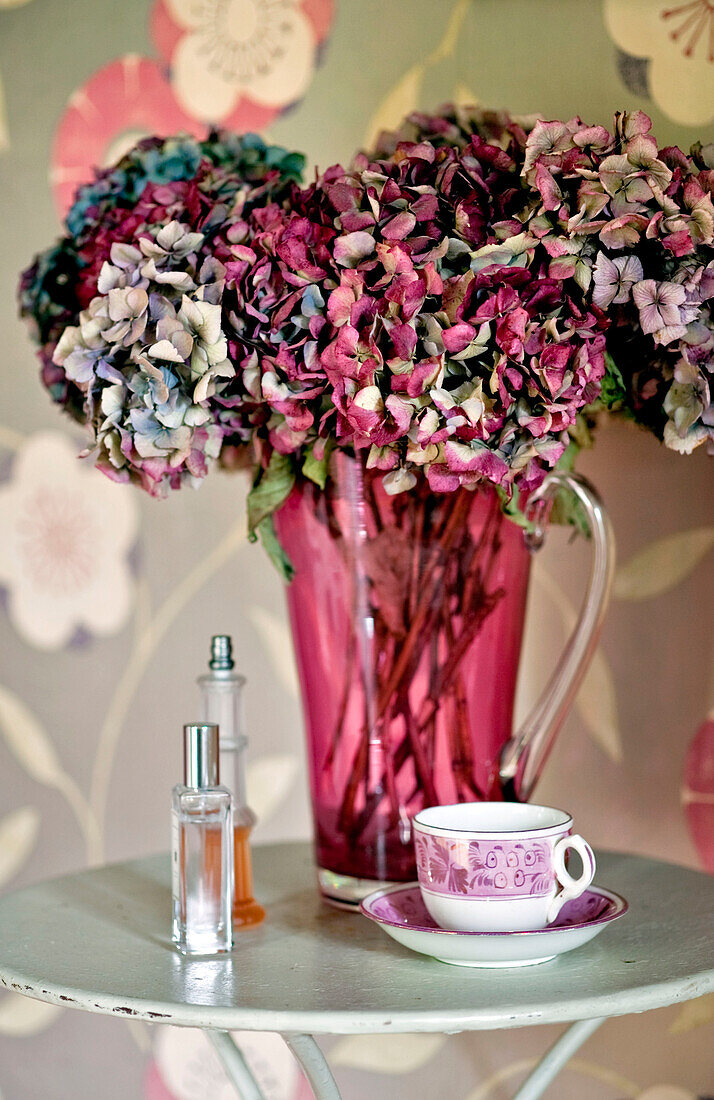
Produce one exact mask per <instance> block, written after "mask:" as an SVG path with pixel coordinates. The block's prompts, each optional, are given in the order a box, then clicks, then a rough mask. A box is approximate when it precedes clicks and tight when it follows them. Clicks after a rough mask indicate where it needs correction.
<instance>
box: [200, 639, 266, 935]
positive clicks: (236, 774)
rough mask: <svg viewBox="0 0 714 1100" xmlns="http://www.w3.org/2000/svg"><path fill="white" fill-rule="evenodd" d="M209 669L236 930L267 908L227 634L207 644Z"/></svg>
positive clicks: (207, 689)
mask: <svg viewBox="0 0 714 1100" xmlns="http://www.w3.org/2000/svg"><path fill="white" fill-rule="evenodd" d="M209 668H210V672H209V673H208V674H207V675H204V676H201V677H199V681H198V683H199V686H200V688H201V692H202V695H203V711H204V716H205V720H206V721H210V722H216V723H217V725H218V727H219V737H220V766H221V778H222V782H223V783H224V784H225V785H226V786H227V787H228V789H229V790H230V792H231V794H232V795H233V850H234V867H233V904H232V921H233V927H234V928H235V929H236V930H239V929H244V928H252V927H254V926H255V925H256V924H260V922H261V921H262V920H264V919H265V910H264V909H263V907H262V905H259V904H258V903H257V902H256V900H255V898H254V897H253V866H252V862H251V853H250V834H251V832H252V831H253V826H254V825H255V822H256V817H255V814H254V813H253V811H252V810H251V809H250V807H249V806H248V805H247V802H246V795H245V765H244V752H245V749H246V746H247V744H248V739H247V737H246V736H245V733H244V732H243V730H244V725H245V723H244V719H243V710H242V698H241V693H242V689H243V685H244V684H245V680H244V678H243V677H242V676H240V675H238V674H237V673H236V672H235V670H234V666H233V657H232V646H231V642H230V639H229V638H228V637H227V636H226V635H217V636H216V637H215V638H213V639H212V643H211V663H210V665H209Z"/></svg>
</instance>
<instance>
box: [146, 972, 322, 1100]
mask: <svg viewBox="0 0 714 1100" xmlns="http://www.w3.org/2000/svg"><path fill="white" fill-rule="evenodd" d="M205 965H206V973H207V980H208V981H210V976H211V966H212V965H214V966H215V963H213V964H212V963H211V961H210V960H207V962H206V964H205ZM223 965H224V964H223V963H221V964H220V965H219V966H218V967H217V973H218V974H219V975H220V971H221V967H222V966H223ZM219 980H220V976H219ZM232 1034H233V1038H234V1039H235V1040H236V1042H237V1043H238V1046H239V1047H240V1049H241V1052H242V1054H243V1056H244V1057H245V1060H246V1062H247V1063H248V1066H249V1067H250V1070H251V1072H252V1073H253V1076H254V1077H255V1079H256V1081H257V1082H258V1085H259V1087H260V1090H261V1095H263V1096H264V1097H265V1100H309V1098H310V1097H311V1096H312V1092H311V1090H310V1089H309V1088H308V1086H307V1083H306V1082H305V1080H304V1078H303V1076H302V1074H301V1073H300V1072H299V1070H298V1067H297V1063H296V1061H295V1059H294V1058H293V1056H292V1054H291V1053H290V1051H289V1050H288V1048H287V1046H286V1045H285V1043H284V1042H283V1040H282V1039H281V1037H280V1036H279V1035H274V1034H272V1033H269V1032H262V1031H257V1032H256V1031H234V1032H233V1033H232ZM209 1096H210V1097H211V1100H236V1091H235V1089H234V1088H233V1086H232V1085H231V1084H230V1082H229V1081H228V1078H227V1077H226V1073H225V1070H224V1069H223V1067H222V1065H221V1063H220V1061H219V1060H218V1055H217V1054H216V1052H215V1051H214V1049H213V1047H212V1046H211V1044H210V1043H209V1041H208V1039H207V1038H206V1035H205V1034H204V1032H202V1031H197V1030H196V1029H195V1028H183V1027H182V1028H178V1027H159V1028H157V1029H156V1031H155V1041H154V1061H153V1062H152V1063H151V1064H150V1066H149V1070H148V1072H147V1075H146V1078H145V1081H144V1097H145V1100H205V1098H206V1097H209Z"/></svg>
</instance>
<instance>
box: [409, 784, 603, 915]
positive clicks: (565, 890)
mask: <svg viewBox="0 0 714 1100" xmlns="http://www.w3.org/2000/svg"><path fill="white" fill-rule="evenodd" d="M572 825H573V819H572V818H571V816H570V814H567V813H565V811H564V810H555V809H552V808H551V807H550V806H531V805H529V804H527V803H518V802H464V803H460V804H458V805H454V806H431V807H429V809H426V810H421V811H420V812H419V813H418V814H417V815H416V817H415V818H414V821H413V831H414V844H415V847H416V862H417V875H418V878H419V886H420V888H421V893H422V897H423V899H424V904H425V905H426V908H427V909H428V910H429V913H430V914H431V916H432V917H433V919H434V920H435V921H436V923H437V924H438V925H439V926H440V927H441V928H450V929H453V930H455V931H462V932H525V931H528V930H531V929H535V928H545V927H546V926H547V925H549V924H550V923H551V922H552V921H554V920H555V918H556V917H557V915H558V913H559V912H560V910H561V908H562V907H563V905H564V904H565V902H566V901H570V900H571V899H572V898H577V897H579V896H580V894H582V893H583V891H584V890H586V889H587V888H588V886H589V885H590V883H591V882H592V880H593V875H594V874H595V856H594V855H593V851H592V848H591V847H590V845H589V844H588V843H587V842H586V841H585V840H583V838H582V837H581V836H578V835H577V834H574V833H572V832H571V829H572ZM571 850H572V851H575V852H577V853H578V855H579V856H580V859H581V860H582V865H583V866H582V873H581V875H580V877H579V878H573V876H572V875H571V874H570V873H569V872H568V870H567V868H566V865H565V862H566V856H567V854H568V852H569V851H571Z"/></svg>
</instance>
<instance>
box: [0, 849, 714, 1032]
mask: <svg viewBox="0 0 714 1100" xmlns="http://www.w3.org/2000/svg"><path fill="white" fill-rule="evenodd" d="M254 863H255V878H256V888H255V894H256V897H258V898H259V899H260V901H261V902H263V903H264V904H265V906H266V909H267V911H268V918H267V920H266V922H265V924H264V925H263V926H262V927H260V928H258V929H256V930H253V931H249V932H243V933H239V934H238V936H237V944H236V947H235V949H234V951H233V953H232V955H231V956H230V957H226V958H218V959H210V960H187V959H185V958H183V957H181V956H180V955H178V954H177V953H176V952H175V951H174V950H173V949H172V947H171V944H170V940H169V919H170V908H171V905H170V890H169V860H168V856H166V855H162V856H155V857H151V858H148V859H143V860H138V861H136V862H131V863H122V864H116V865H113V866H108V867H100V868H97V869H94V870H88V871H82V872H80V873H79V874H75V875H69V876H66V877H63V878H59V879H54V880H51V881H48V882H42V883H38V884H37V885H35V886H31V887H29V888H27V889H23V890H19V891H16V892H15V893H10V894H7V895H5V896H4V897H2V898H0V983H1V984H2V985H4V986H6V987H7V988H8V989H14V990H16V991H18V992H20V993H26V994H27V995H29V996H31V997H36V998H39V999H41V1000H45V1001H51V1002H53V1003H55V1004H63V1005H67V1006H70V1007H75V1008H81V1009H84V1010H87V1011H90V1012H102V1013H108V1014H112V1015H115V1016H120V1017H124V1018H126V1017H128V1016H135V1017H138V1018H141V1019H145V1020H160V1021H164V1022H167V1023H172V1024H179V1025H188V1026H196V1027H203V1028H215V1029H221V1030H235V1029H255V1030H266V1031H280V1032H291V1033H294V1032H309V1033H311V1034H313V1035H315V1034H333V1035H334V1034H344V1033H350V1032H378V1031H463V1030H473V1029H481V1028H505V1027H519V1026H525V1025H528V1024H537V1023H553V1022H557V1021H568V1020H586V1019H592V1018H595V1017H605V1016H617V1015H623V1014H626V1013H630V1012H642V1011H644V1010H646V1009H651V1008H658V1007H661V1006H663V1005H668V1004H672V1003H673V1002H675V1001H681V1000H688V999H689V998H692V997H696V996H698V995H699V994H702V993H707V992H709V991H711V990H714V935H713V933H712V928H713V927H714V925H713V923H712V917H713V915H714V877H708V876H706V875H703V874H699V873H697V872H694V871H688V870H685V869H683V868H681V867H675V866H672V865H670V864H666V863H658V862H653V861H651V860H645V859H639V858H637V857H634V856H627V855H613V854H602V855H601V856H599V858H598V873H597V876H596V881H597V882H598V883H600V884H601V885H602V886H607V887H610V888H612V889H614V890H616V891H618V892H619V893H621V894H623V895H624V896H625V897H626V898H627V899H628V901H629V903H630V910H629V912H628V913H627V914H626V916H625V917H623V918H622V919H621V920H619V921H616V922H615V923H614V924H613V925H612V926H611V927H607V928H605V929H604V930H603V932H602V933H601V935H599V936H598V937H597V938H596V939H595V940H593V941H592V943H590V944H588V945H586V946H585V947H583V948H581V949H579V950H577V951H574V952H572V953H571V954H567V955H565V956H563V957H561V958H559V959H556V960H554V961H553V962H551V963H547V964H544V965H542V966H535V967H529V968H526V969H517V970H512V971H511V970H505V971H495V972H488V971H479V970H464V969H461V968H459V967H449V966H444V965H443V964H442V963H439V962H436V961H434V960H432V959H429V958H426V957H424V956H420V955H415V954H413V953H411V952H409V951H407V950H406V949H405V948H402V947H400V946H399V945H398V944H396V943H394V941H393V940H391V939H389V938H388V937H387V936H386V935H385V934H384V933H383V932H382V931H380V929H379V928H377V927H376V926H375V925H374V924H372V923H371V922H369V921H368V920H366V919H365V918H364V917H362V916H360V915H357V914H355V915H353V914H345V913H340V912H337V911H335V910H333V909H330V908H328V907H327V906H326V905H324V904H323V903H322V902H321V901H320V899H319V896H318V893H317V889H316V885H315V880H314V870H313V862H312V853H311V850H310V848H309V846H308V845H307V844H284V845H271V846H267V847H263V848H258V849H256V850H255V853H254Z"/></svg>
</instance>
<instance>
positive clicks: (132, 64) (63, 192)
mask: <svg viewBox="0 0 714 1100" xmlns="http://www.w3.org/2000/svg"><path fill="white" fill-rule="evenodd" d="M179 130H185V131H188V132H189V133H191V134H194V135H195V136H196V137H202V136H203V135H204V134H205V132H206V127H205V126H203V125H201V124H200V123H197V122H196V120H195V118H193V117H192V116H190V115H187V114H186V113H185V112H184V111H182V110H181V107H180V106H179V104H178V103H177V102H176V99H175V97H174V94H173V91H172V89H171V85H170V84H169V82H168V80H167V79H166V76H165V74H164V72H163V70H162V68H161V66H160V65H159V64H158V63H157V62H156V61H150V60H149V59H148V58H145V57H139V56H137V55H136V54H128V55H126V56H125V57H121V58H118V59H117V60H116V61H112V62H110V64H108V65H105V66H104V68H102V69H98V70H97V72H95V73H94V74H93V75H92V76H91V77H90V79H89V80H88V81H87V82H86V84H83V85H82V87H81V88H78V89H77V91H76V92H74V93H73V95H72V96H71V97H70V100H69V103H68V104H67V108H66V110H65V112H64V114H63V115H62V117H61V119H60V122H59V125H58V127H57V130H56V132H55V138H54V142H53V145H52V154H51V161H50V181H51V183H52V190H53V194H54V199H55V205H56V207H57V211H58V213H59V215H60V217H63V216H64V215H65V214H66V212H67V210H68V209H69V207H70V206H71V204H72V199H73V197H74V192H75V191H76V189H77V187H78V186H79V184H80V183H86V182H87V180H90V179H91V178H92V169H93V168H94V167H101V166H104V165H109V164H113V163H114V161H115V160H117V159H118V158H119V157H120V156H121V155H122V153H124V152H126V150H127V149H129V148H130V147H131V146H132V145H133V144H134V142H136V141H138V140H139V139H140V138H142V137H145V136H146V135H147V134H158V135H161V136H166V135H168V134H175V133H177V132H178V131H179Z"/></svg>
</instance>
